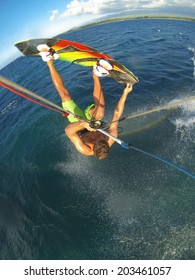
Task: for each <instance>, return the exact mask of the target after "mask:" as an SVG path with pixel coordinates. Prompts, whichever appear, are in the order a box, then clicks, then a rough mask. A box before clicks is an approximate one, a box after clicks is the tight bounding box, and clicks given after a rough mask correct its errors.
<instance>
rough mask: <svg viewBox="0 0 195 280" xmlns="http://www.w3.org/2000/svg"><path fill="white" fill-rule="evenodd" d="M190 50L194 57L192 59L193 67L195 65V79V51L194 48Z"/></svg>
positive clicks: (189, 48)
mask: <svg viewBox="0 0 195 280" xmlns="http://www.w3.org/2000/svg"><path fill="white" fill-rule="evenodd" d="M188 50H189V51H191V52H192V54H193V56H192V58H191V60H192V62H193V65H194V73H193V75H194V78H195V49H194V48H193V47H188Z"/></svg>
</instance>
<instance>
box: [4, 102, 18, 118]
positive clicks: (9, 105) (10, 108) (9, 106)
mask: <svg viewBox="0 0 195 280" xmlns="http://www.w3.org/2000/svg"><path fill="white" fill-rule="evenodd" d="M16 104H17V101H16V100H13V101H11V102H10V103H9V104H8V105H7V106H6V107H5V108H3V109H2V110H1V114H2V115H5V114H7V113H8V112H10V111H11V110H13V109H14V108H15V107H16Z"/></svg>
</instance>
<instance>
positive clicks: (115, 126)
mask: <svg viewBox="0 0 195 280" xmlns="http://www.w3.org/2000/svg"><path fill="white" fill-rule="evenodd" d="M131 91H132V85H131V86H130V85H129V84H127V86H126V88H125V89H124V91H123V94H122V96H121V98H120V99H119V102H118V104H117V106H116V108H115V110H114V114H113V118H112V122H111V125H110V128H109V133H110V134H112V135H113V136H115V137H117V136H118V122H119V119H120V117H121V116H122V114H123V111H124V108H125V101H126V99H127V96H128V94H129V93H130V92H131ZM114 142H115V141H114V140H113V139H111V138H109V141H108V143H109V146H110V147H111V146H112V145H113V143H114Z"/></svg>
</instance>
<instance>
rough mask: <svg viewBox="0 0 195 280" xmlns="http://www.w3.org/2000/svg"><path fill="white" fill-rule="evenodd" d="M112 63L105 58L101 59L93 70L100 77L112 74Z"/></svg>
mask: <svg viewBox="0 0 195 280" xmlns="http://www.w3.org/2000/svg"><path fill="white" fill-rule="evenodd" d="M112 68H113V67H112V65H111V64H110V63H109V62H108V61H107V60H105V59H103V58H102V59H100V60H98V61H97V63H96V64H95V65H94V66H93V72H94V74H95V75H96V76H98V77H105V76H108V75H109V74H110V72H111V71H112Z"/></svg>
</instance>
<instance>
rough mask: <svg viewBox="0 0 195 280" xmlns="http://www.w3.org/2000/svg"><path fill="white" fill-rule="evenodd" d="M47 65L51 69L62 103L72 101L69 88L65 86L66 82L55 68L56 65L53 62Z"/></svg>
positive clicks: (48, 62) (50, 61)
mask: <svg viewBox="0 0 195 280" xmlns="http://www.w3.org/2000/svg"><path fill="white" fill-rule="evenodd" d="M47 65H48V67H49V71H50V74H51V78H52V81H53V84H54V86H55V88H56V90H57V91H58V93H59V95H60V97H61V99H62V102H65V101H69V100H71V99H72V98H71V96H70V94H69V92H68V90H67V88H66V87H65V86H64V82H63V80H62V77H61V76H60V74H59V73H58V71H57V70H56V68H55V66H54V63H53V60H49V61H47Z"/></svg>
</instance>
